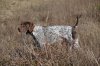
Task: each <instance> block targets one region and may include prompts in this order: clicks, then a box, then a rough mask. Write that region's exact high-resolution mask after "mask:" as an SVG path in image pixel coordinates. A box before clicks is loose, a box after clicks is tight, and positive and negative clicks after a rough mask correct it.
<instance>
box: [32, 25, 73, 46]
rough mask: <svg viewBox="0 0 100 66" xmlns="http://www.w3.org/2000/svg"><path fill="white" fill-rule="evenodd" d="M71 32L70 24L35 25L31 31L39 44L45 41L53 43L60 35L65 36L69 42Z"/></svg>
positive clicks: (59, 38)
mask: <svg viewBox="0 0 100 66" xmlns="http://www.w3.org/2000/svg"><path fill="white" fill-rule="evenodd" d="M71 33H72V27H71V26H47V27H42V26H37V27H35V28H34V31H33V34H34V36H35V37H36V38H37V40H38V41H39V43H40V45H43V44H45V43H49V44H53V43H55V42H58V41H59V40H61V37H64V38H66V39H67V40H68V41H69V42H70V41H72V34H71Z"/></svg>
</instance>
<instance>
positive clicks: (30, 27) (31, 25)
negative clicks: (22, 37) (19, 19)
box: [29, 23, 35, 33]
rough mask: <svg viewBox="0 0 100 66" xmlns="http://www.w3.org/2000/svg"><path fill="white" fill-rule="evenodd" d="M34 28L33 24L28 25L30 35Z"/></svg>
mask: <svg viewBox="0 0 100 66" xmlns="http://www.w3.org/2000/svg"><path fill="white" fill-rule="evenodd" d="M34 27H35V26H34V24H33V23H30V24H29V32H30V33H31V32H32V31H33V29H34Z"/></svg>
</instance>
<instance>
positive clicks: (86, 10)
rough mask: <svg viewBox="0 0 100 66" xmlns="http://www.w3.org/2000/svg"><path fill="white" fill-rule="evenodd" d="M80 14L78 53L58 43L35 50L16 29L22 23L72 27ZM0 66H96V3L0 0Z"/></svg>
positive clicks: (99, 20)
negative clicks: (29, 22)
mask: <svg viewBox="0 0 100 66" xmlns="http://www.w3.org/2000/svg"><path fill="white" fill-rule="evenodd" d="M80 14H81V15H82V17H81V18H80V20H79V27H78V30H77V32H78V34H79V43H80V46H81V48H80V49H78V50H75V49H73V50H72V51H69V49H68V46H63V45H62V44H61V43H60V42H58V43H56V44H54V45H49V46H48V45H47V46H46V47H45V48H44V50H41V51H39V50H36V49H34V48H35V47H34V46H33V45H32V44H33V40H31V37H30V36H29V35H28V36H26V37H24V38H23V37H22V36H21V35H20V34H19V33H18V30H17V28H18V26H19V24H20V23H21V22H22V21H31V22H33V23H35V24H36V25H44V26H48V25H71V26H72V25H74V24H75V22H76V16H77V15H80ZM47 17H48V20H47V19H46V18H47ZM23 39H24V40H23ZM0 66H100V0H0Z"/></svg>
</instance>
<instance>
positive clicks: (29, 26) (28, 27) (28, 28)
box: [18, 22, 34, 34]
mask: <svg viewBox="0 0 100 66" xmlns="http://www.w3.org/2000/svg"><path fill="white" fill-rule="evenodd" d="M33 29H34V24H33V23H32V22H22V23H21V24H20V26H19V27H18V31H19V32H21V33H26V34H27V33H32V31H33Z"/></svg>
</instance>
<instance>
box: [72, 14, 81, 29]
mask: <svg viewBox="0 0 100 66" xmlns="http://www.w3.org/2000/svg"><path fill="white" fill-rule="evenodd" d="M80 17H81V15H78V16H76V23H75V25H74V26H73V28H76V27H77V26H78V23H79V18H80Z"/></svg>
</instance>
